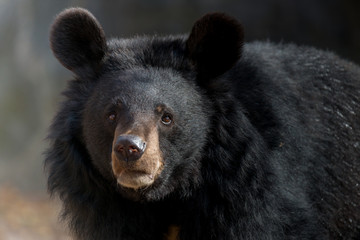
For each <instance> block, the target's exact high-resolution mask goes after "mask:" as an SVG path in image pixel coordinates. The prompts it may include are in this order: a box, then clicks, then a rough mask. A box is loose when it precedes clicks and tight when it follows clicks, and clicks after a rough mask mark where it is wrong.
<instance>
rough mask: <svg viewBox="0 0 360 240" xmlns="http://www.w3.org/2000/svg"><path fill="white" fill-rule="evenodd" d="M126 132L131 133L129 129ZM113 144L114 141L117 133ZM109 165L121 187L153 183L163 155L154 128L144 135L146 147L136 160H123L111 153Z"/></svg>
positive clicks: (159, 169) (161, 163)
mask: <svg viewBox="0 0 360 240" xmlns="http://www.w3.org/2000/svg"><path fill="white" fill-rule="evenodd" d="M126 134H133V133H132V132H131V131H130V132H127V133H126ZM115 135H116V136H115V137H114V142H113V145H114V144H115V142H116V138H117V137H118V135H117V134H115ZM111 165H112V170H113V173H114V175H115V177H116V179H117V182H118V184H120V185H121V186H123V187H127V188H132V189H139V188H142V187H147V186H149V185H151V184H153V183H154V181H155V180H156V178H157V177H158V176H159V175H160V173H161V172H162V170H163V165H164V164H163V157H162V153H161V151H160V147H159V135H158V132H157V129H156V128H153V129H151V130H150V131H149V134H148V136H147V137H146V149H145V152H144V153H143V155H142V156H141V157H140V158H139V159H138V160H136V161H124V160H120V159H118V158H117V157H116V153H115V152H114V151H112V153H111Z"/></svg>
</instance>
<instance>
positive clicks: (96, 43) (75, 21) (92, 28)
mask: <svg viewBox="0 0 360 240" xmlns="http://www.w3.org/2000/svg"><path fill="white" fill-rule="evenodd" d="M50 46H51V49H52V51H53V52H54V55H55V57H56V58H57V59H58V60H59V61H60V63H61V64H62V65H64V66H65V67H66V68H67V69H69V70H71V71H73V72H74V73H76V74H78V75H80V76H81V75H82V74H84V73H86V74H89V73H90V74H96V73H97V72H98V71H99V68H100V65H101V61H102V59H103V57H104V55H105V52H106V49H107V45H106V39H105V33H104V31H103V29H102V27H101V26H100V24H99V23H98V21H97V20H96V19H95V17H94V16H93V15H92V14H91V13H90V12H89V11H87V10H85V9H82V8H70V9H66V10H64V11H63V12H61V13H60V14H59V15H58V16H57V17H56V19H55V21H54V23H53V25H52V26H51V30H50ZM89 71H90V72H89Z"/></svg>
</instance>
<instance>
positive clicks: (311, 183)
mask: <svg viewBox="0 0 360 240" xmlns="http://www.w3.org/2000/svg"><path fill="white" fill-rule="evenodd" d="M243 38H244V34H243V28H242V26H241V24H240V23H238V22H237V20H235V19H234V18H232V17H229V16H227V15H225V14H222V13H212V14H207V15H205V16H204V17H202V18H201V19H199V20H198V21H197V22H196V23H195V24H194V26H193V28H192V31H191V32H190V34H189V35H179V36H153V37H152V36H142V37H135V38H130V39H116V38H115V39H109V40H106V38H105V34H104V31H103V29H102V28H101V26H100V24H99V23H98V21H97V20H96V19H95V18H94V17H93V15H91V13H89V12H88V11H87V10H84V9H81V8H71V9H67V10H65V11H63V12H62V13H60V14H59V15H58V16H57V18H56V19H55V22H54V23H53V25H52V28H51V33H50V44H51V48H52V51H53V52H54V54H55V56H56V58H57V59H58V60H59V61H60V62H61V63H62V65H64V66H65V67H66V68H68V69H69V70H71V71H72V72H73V73H75V76H76V77H75V78H74V79H73V80H71V81H70V82H69V85H68V87H67V90H66V91H65V92H64V95H65V100H64V102H63V103H62V105H61V107H60V110H59V112H58V113H57V115H56V117H55V119H54V122H53V124H52V126H51V129H50V133H49V139H50V141H51V143H50V147H49V149H48V151H47V153H46V160H45V166H46V169H47V172H48V188H49V192H50V193H51V194H55V195H57V196H59V197H60V199H61V200H62V202H63V214H62V216H63V219H64V220H65V221H66V222H67V223H68V225H69V228H70V230H71V232H72V234H73V236H74V237H75V238H76V239H87V240H88V239H126V240H130V239H134V240H135V239H136V240H141V239H144V240H152V239H157V240H158V239H183V240H184V239H186V240H191V239H196V240H199V239H207V240H209V239H228V240H234V239H256V240H259V239H360V107H359V104H360V68H359V67H358V66H356V65H355V64H353V63H351V62H348V61H345V60H342V59H340V58H339V57H337V56H336V55H334V54H332V53H330V52H324V51H319V50H316V49H314V48H309V47H303V46H295V45H285V44H272V43H269V42H265V43H264V42H255V43H244V42H243Z"/></svg>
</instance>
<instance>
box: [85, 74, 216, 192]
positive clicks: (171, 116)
mask: <svg viewBox="0 0 360 240" xmlns="http://www.w3.org/2000/svg"><path fill="white" fill-rule="evenodd" d="M94 89H96V90H95V91H93V93H92V95H91V96H90V98H89V100H88V102H87V103H86V107H85V110H84V116H83V124H82V125H83V134H84V139H85V145H86V148H87V150H88V152H89V153H90V156H91V159H92V161H93V163H94V165H95V166H96V167H97V168H98V169H99V170H100V171H101V173H102V175H103V176H104V177H106V178H107V179H108V180H110V181H111V180H112V179H113V178H114V177H115V178H116V180H117V183H118V184H119V185H120V186H121V188H120V190H121V191H122V192H127V194H130V193H131V192H133V193H134V194H135V192H137V193H141V194H142V195H146V196H148V197H150V194H151V195H154V193H155V192H158V193H160V192H162V194H164V193H165V192H166V191H165V190H164V189H173V188H177V184H178V183H179V182H180V181H178V180H180V179H189V178H195V179H189V180H191V182H193V183H194V182H195V183H196V182H198V181H199V180H198V179H196V178H198V177H197V176H198V174H195V172H196V173H197V171H198V170H197V169H199V164H200V162H199V161H200V153H201V149H202V148H203V146H204V144H205V142H206V140H205V139H206V136H207V130H206V129H207V128H208V126H209V123H208V119H207V118H206V116H207V108H206V106H205V105H204V104H202V103H204V102H206V101H203V100H202V98H203V97H202V96H201V95H200V94H199V92H198V91H196V90H195V89H196V87H195V86H194V84H191V83H189V82H187V81H186V80H185V79H183V78H182V77H181V76H180V75H179V74H176V73H174V72H171V71H169V70H164V69H155V68H154V69H143V70H141V69H135V70H134V69H128V70H123V71H115V72H109V73H106V74H104V75H102V76H100V77H99V80H98V83H97V84H96V86H95V87H94ZM184 96H191V98H184ZM199 103H200V104H199ZM205 113H206V114H205ZM195 136H196V137H195ZM131 138H133V139H131ZM134 138H135V140H134ZM136 140H138V141H140V143H138V144H137V143H136ZM119 141H120V143H119ZM121 141H125V142H126V141H129V142H130V143H124V144H122V143H121ZM184 143H186V144H184ZM119 148H121V149H119ZM139 152H141V155H139V156H135V157H134V154H138V153H139ZM181 182H182V183H183V184H185V182H184V181H181ZM182 187H185V186H182ZM131 189H132V190H134V191H132V190H131ZM141 189H146V190H143V191H136V190H141ZM160 189H161V190H160ZM155 190H156V191H155ZM154 191H155V192H154ZM156 196H157V195H156Z"/></svg>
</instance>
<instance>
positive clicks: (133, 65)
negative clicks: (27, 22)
mask: <svg viewBox="0 0 360 240" xmlns="http://www.w3.org/2000/svg"><path fill="white" fill-rule="evenodd" d="M204 29H207V31H204ZM219 36H221V37H220V38H219ZM226 36H227V38H224V37H226ZM50 42H51V48H52V50H53V52H54V54H55V56H56V57H57V58H58V59H59V61H60V62H61V63H62V64H63V65H64V66H65V67H66V68H68V69H70V70H71V71H73V72H74V73H75V74H76V75H77V77H78V80H77V81H79V82H80V84H81V85H83V88H84V89H87V90H86V93H84V94H85V96H84V99H85V100H84V103H83V106H82V108H83V109H81V112H82V115H79V116H76V117H77V118H79V119H80V125H81V130H80V131H81V137H80V138H81V139H82V140H81V142H83V144H84V145H85V148H86V150H87V152H88V154H89V157H90V159H91V160H90V161H91V164H92V165H93V166H94V167H95V168H96V169H97V170H98V171H99V172H100V173H101V175H102V176H103V177H104V178H105V179H106V180H107V181H109V182H110V183H112V184H114V185H117V186H115V187H114V188H115V189H116V190H117V191H120V193H121V194H123V195H124V196H126V197H129V198H132V199H145V200H155V199H159V198H163V197H164V196H166V195H167V194H169V193H170V192H172V191H174V190H175V189H178V188H181V189H183V192H188V191H187V190H186V189H188V188H189V187H190V188H193V187H195V186H196V185H197V184H199V182H200V181H201V174H200V173H199V171H200V169H201V156H202V155H203V154H202V150H203V148H204V146H205V145H206V142H207V138H208V132H209V128H210V126H211V124H210V118H211V116H212V113H211V111H210V109H211V108H209V106H210V105H211V104H212V103H211V97H212V96H211V95H210V94H207V91H208V88H207V87H206V85H210V84H211V81H210V80H211V79H212V78H215V77H216V76H218V75H220V74H222V73H223V72H225V71H226V70H227V69H229V68H230V67H231V66H232V65H233V64H234V63H235V62H236V61H237V59H238V58H239V56H240V51H241V44H242V29H241V25H240V24H239V23H237V22H236V21H235V20H233V19H231V18H229V17H227V16H225V15H222V14H213V15H209V16H205V17H204V18H203V19H201V20H199V21H198V22H197V23H196V24H195V25H194V28H193V31H192V33H191V34H190V36H189V37H186V36H180V37H177V38H172V37H163V38H159V37H158V38H150V37H149V38H146V37H145V38H135V39H127V40H126V39H125V40H116V39H112V40H110V41H106V39H105V34H104V32H103V30H102V28H101V26H100V24H99V23H98V22H97V20H96V19H95V18H94V17H93V16H92V15H91V14H90V13H89V12H88V11H86V10H84V9H68V10H66V11H64V12H63V13H61V14H59V16H58V17H57V18H56V20H55V22H54V24H53V26H52V30H51V36H50ZM225 42H226V44H225ZM219 44H220V45H223V46H224V49H221V48H218V47H216V48H214V46H217V45H219ZM213 49H215V51H214V50H213ZM224 59H225V60H224ZM79 111H80V110H79ZM78 114H80V113H78ZM177 192H181V191H180V190H178V191H177Z"/></svg>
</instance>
